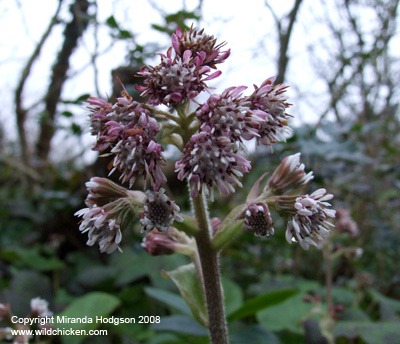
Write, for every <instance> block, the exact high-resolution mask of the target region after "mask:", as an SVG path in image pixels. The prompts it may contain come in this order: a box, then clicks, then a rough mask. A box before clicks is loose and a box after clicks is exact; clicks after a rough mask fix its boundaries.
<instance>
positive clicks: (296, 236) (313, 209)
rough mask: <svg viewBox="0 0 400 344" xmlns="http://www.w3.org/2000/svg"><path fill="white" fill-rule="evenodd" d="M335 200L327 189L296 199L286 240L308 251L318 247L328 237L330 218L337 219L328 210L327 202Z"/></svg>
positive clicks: (333, 213) (330, 210) (333, 212)
mask: <svg viewBox="0 0 400 344" xmlns="http://www.w3.org/2000/svg"><path fill="white" fill-rule="evenodd" d="M332 198H333V195H332V194H328V193H327V192H326V190H325V189H318V190H317V191H315V192H313V193H312V194H311V195H302V196H299V197H297V198H296V200H295V203H294V206H293V212H292V216H291V217H290V218H289V221H288V224H287V230H286V240H287V242H288V243H289V244H290V243H292V241H296V242H298V243H299V244H300V246H301V247H302V248H303V249H305V250H308V248H309V247H310V245H313V246H318V244H319V243H321V242H322V241H323V240H324V239H325V238H326V237H327V236H328V235H329V226H333V225H332V224H331V223H330V222H328V218H333V217H335V211H334V210H332V209H327V207H328V206H330V204H329V203H327V202H326V201H328V200H330V199H332Z"/></svg>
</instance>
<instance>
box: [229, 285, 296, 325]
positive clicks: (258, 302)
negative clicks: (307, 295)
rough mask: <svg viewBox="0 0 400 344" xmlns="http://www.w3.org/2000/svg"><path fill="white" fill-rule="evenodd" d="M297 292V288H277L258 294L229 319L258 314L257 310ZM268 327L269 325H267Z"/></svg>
mask: <svg viewBox="0 0 400 344" xmlns="http://www.w3.org/2000/svg"><path fill="white" fill-rule="evenodd" d="M296 293H297V290H296V289H284V290H276V291H272V292H270V293H266V294H263V295H260V296H256V297H254V298H252V299H250V300H248V301H246V302H245V303H244V305H243V306H242V307H240V308H239V309H238V310H237V311H236V312H234V313H233V314H231V315H230V316H229V317H228V319H229V321H233V320H237V319H242V318H244V317H246V316H249V315H253V314H256V313H257V312H259V311H261V310H263V309H266V308H269V307H272V306H275V305H278V304H280V303H282V302H284V301H286V300H287V299H288V298H290V297H292V296H293V295H294V294H296ZM267 328H268V327H267Z"/></svg>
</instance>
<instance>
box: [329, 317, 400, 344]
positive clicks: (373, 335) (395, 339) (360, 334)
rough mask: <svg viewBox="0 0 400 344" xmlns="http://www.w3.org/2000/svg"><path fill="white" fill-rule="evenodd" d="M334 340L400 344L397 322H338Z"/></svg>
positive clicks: (399, 326)
mask: <svg viewBox="0 0 400 344" xmlns="http://www.w3.org/2000/svg"><path fill="white" fill-rule="evenodd" d="M334 335H335V338H340V337H345V338H349V339H353V340H354V339H356V338H362V339H363V340H364V342H365V343H367V344H378V343H379V344H380V343H382V344H383V343H388V344H389V343H390V344H400V324H399V322H381V323H371V322H350V321H340V322H338V323H337V324H336V327H335V330H334Z"/></svg>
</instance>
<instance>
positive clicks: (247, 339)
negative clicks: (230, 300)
mask: <svg viewBox="0 0 400 344" xmlns="http://www.w3.org/2000/svg"><path fill="white" fill-rule="evenodd" d="M230 334H231V335H230V338H231V344H280V341H279V338H278V337H277V336H276V335H275V334H273V333H272V332H269V331H267V330H266V329H264V328H262V327H261V326H259V325H253V326H246V327H243V328H241V329H239V330H237V329H236V327H233V328H232V330H231V331H230Z"/></svg>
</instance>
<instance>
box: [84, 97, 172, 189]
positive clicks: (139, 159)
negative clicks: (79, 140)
mask: <svg viewBox="0 0 400 344" xmlns="http://www.w3.org/2000/svg"><path fill="white" fill-rule="evenodd" d="M122 94H123V97H120V98H118V100H117V102H116V103H115V104H114V106H113V107H112V110H111V112H109V113H108V114H107V115H106V116H105V117H106V119H107V121H106V122H105V120H104V119H103V118H102V124H101V125H102V131H101V134H99V135H98V137H97V142H96V144H95V146H94V147H93V150H96V151H101V152H102V151H104V150H105V149H107V148H111V151H110V152H109V153H107V154H104V155H103V156H109V155H114V159H113V160H112V162H111V164H110V168H111V171H110V174H112V173H113V172H114V171H115V170H119V171H120V172H121V176H120V180H121V181H122V183H125V182H129V187H130V188H131V187H132V185H133V183H134V182H135V181H136V179H137V177H138V176H143V178H144V187H145V188H146V179H147V176H150V177H151V184H152V186H153V188H154V189H158V188H159V187H160V185H161V184H162V183H165V182H166V177H165V175H164V173H163V172H162V168H163V167H164V166H165V164H166V162H165V158H164V156H163V154H162V152H163V150H164V148H163V147H162V146H161V145H160V144H158V143H157V136H158V133H159V131H160V129H159V125H158V123H157V121H156V120H155V119H154V118H152V117H151V116H150V112H149V111H148V110H147V109H145V108H144V107H143V106H142V105H141V104H139V103H138V102H135V101H133V100H132V97H130V96H129V95H128V94H127V93H126V92H125V91H124V92H122ZM96 103H100V104H102V102H101V101H100V100H96ZM107 104H108V103H107ZM104 106H105V105H104ZM102 114H103V112H102ZM92 117H94V115H93V116H92ZM103 122H105V123H103Z"/></svg>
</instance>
